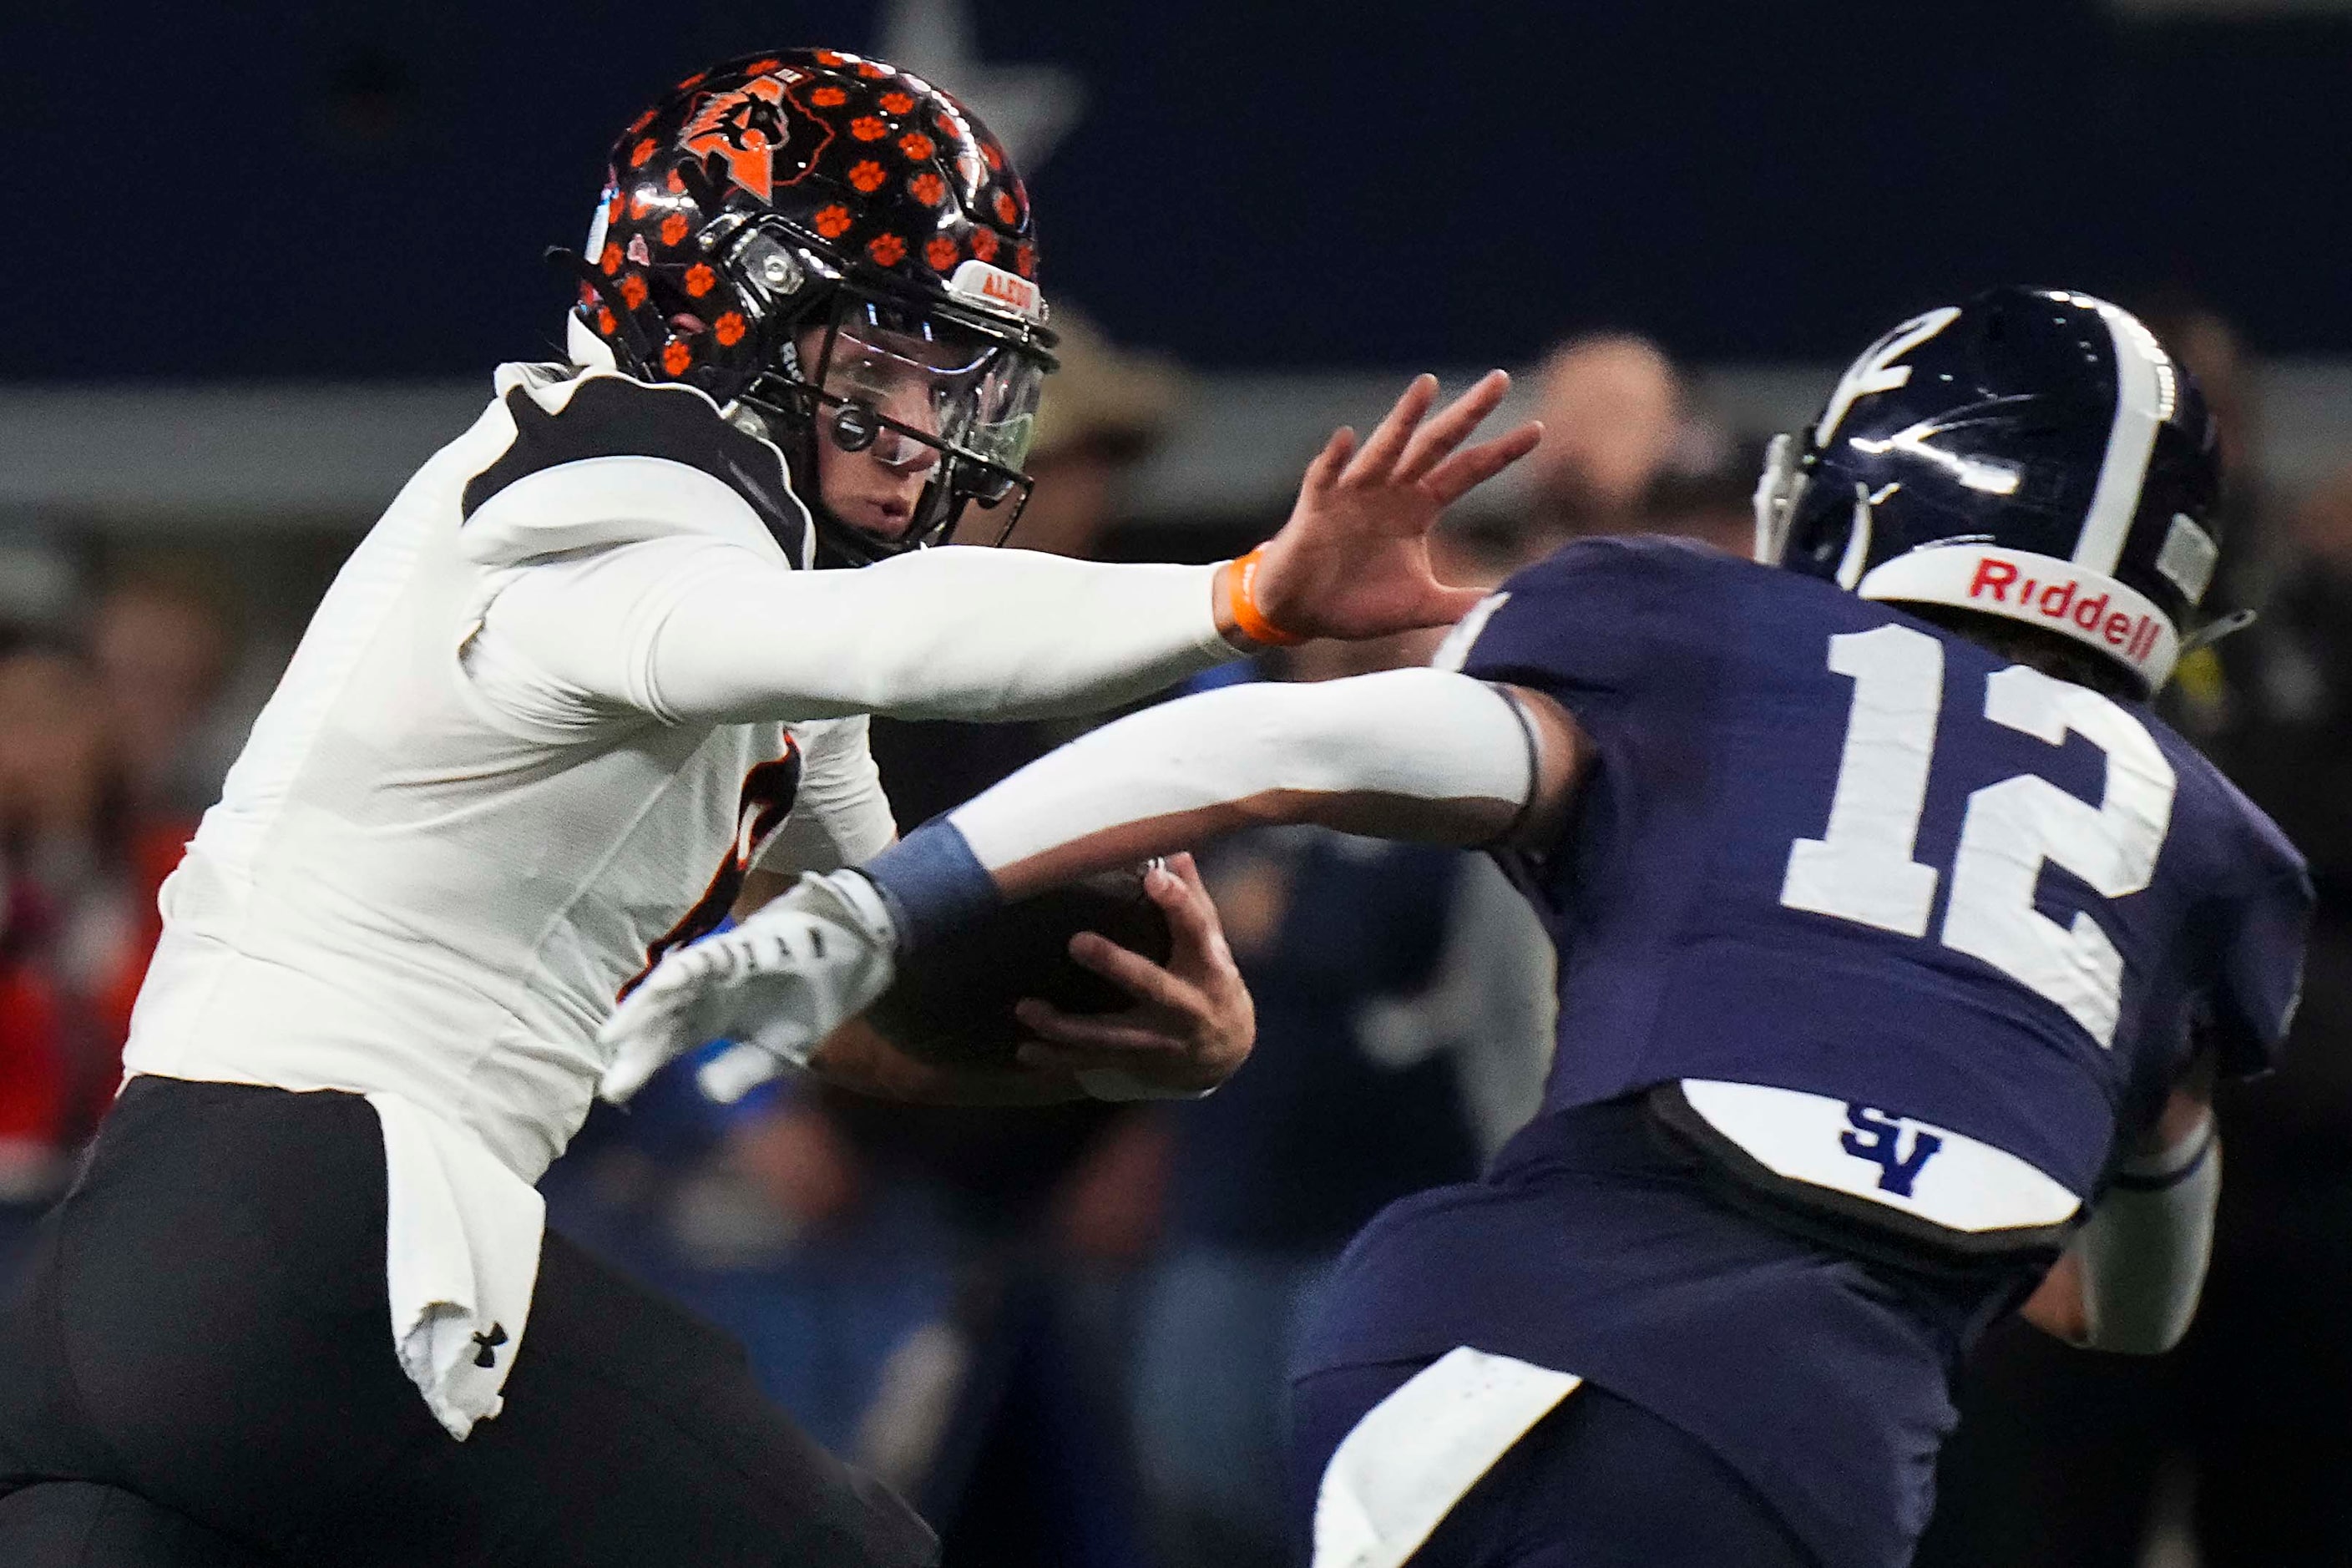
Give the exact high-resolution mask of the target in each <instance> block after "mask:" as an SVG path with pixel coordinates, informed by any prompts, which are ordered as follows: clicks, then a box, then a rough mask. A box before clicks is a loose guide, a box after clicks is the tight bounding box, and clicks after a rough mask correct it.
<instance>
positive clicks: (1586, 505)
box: [1528, 332, 1683, 533]
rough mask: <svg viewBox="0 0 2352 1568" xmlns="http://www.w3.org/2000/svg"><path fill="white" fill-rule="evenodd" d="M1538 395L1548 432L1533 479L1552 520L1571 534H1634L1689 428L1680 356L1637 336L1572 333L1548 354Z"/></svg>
mask: <svg viewBox="0 0 2352 1568" xmlns="http://www.w3.org/2000/svg"><path fill="white" fill-rule="evenodd" d="M1682 412H1683V384H1682V376H1681V374H1679V373H1678V372H1677V371H1676V370H1675V367H1674V363H1673V362H1672V361H1670V360H1668V359H1667V358H1666V355H1665V352H1664V350H1662V349H1660V348H1659V347H1658V346H1657V344H1655V343H1654V342H1650V341H1649V340H1648V339H1647V338H1643V337H1636V336H1634V335H1633V334H1632V333H1627V332H1604V333H1595V334H1593V335H1591V336H1588V337H1580V338H1572V339H1570V340H1569V341H1568V342H1564V343H1562V344H1560V345H1559V347H1558V348H1556V349H1554V350H1553V351H1552V352H1551V353H1550V354H1549V356H1548V357H1547V358H1546V359H1545V360H1544V363H1543V365H1542V368H1541V369H1540V370H1539V371H1538V373H1537V409H1536V416H1537V417H1538V418H1540V419H1541V420H1542V421H1543V422H1544V438H1543V444H1542V445H1541V446H1539V447H1537V448H1536V450H1535V453H1534V455H1533V456H1532V457H1530V458H1528V468H1529V470H1530V471H1529V474H1528V479H1530V480H1531V481H1532V483H1533V484H1534V486H1535V489H1536V494H1537V497H1538V505H1539V507H1540V508H1541V510H1543V511H1544V512H1545V513H1546V514H1548V521H1550V522H1552V523H1553V524H1554V525H1555V526H1557V527H1559V528H1561V529H1562V530H1564V531H1569V532H1572V533H1617V532H1622V531H1625V525H1626V523H1627V522H1628V521H1629V520H1630V519H1631V517H1632V516H1633V513H1634V512H1635V510H1636V509H1637V508H1638V506H1639V504H1640V502H1641V501H1642V500H1643V497H1644V496H1646V495H1647V494H1648V493H1649V489H1650V486H1651V484H1652V482H1653V481H1654V479H1656V478H1657V476H1658V472H1659V470H1660V469H1661V468H1664V466H1665V462H1666V458H1667V454H1668V453H1670V452H1671V451H1672V450H1673V449H1674V445H1675V437H1676V435H1677V434H1678V432H1679V430H1680V427H1681V421H1682Z"/></svg>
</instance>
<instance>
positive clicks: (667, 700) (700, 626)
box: [467, 535, 1238, 724]
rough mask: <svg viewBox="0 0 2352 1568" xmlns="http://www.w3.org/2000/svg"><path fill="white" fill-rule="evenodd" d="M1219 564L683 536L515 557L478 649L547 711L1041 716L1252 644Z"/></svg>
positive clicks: (473, 658)
mask: <svg viewBox="0 0 2352 1568" xmlns="http://www.w3.org/2000/svg"><path fill="white" fill-rule="evenodd" d="M1214 571H1215V569H1214V568H1213V567H1206V566H1130V565H1117V566H1113V565H1100V564H1097V563H1090V562H1082V561H1069V560H1065V559H1064V558H1062V557H1060V556H1056V555H1045V554H1041V553H1038V552H1032V551H1010V550H1008V551H997V550H984V549H971V548H958V547H949V548H945V549H940V550H928V551H923V552H919V553H916V554H911V555H903V556H899V557H898V558H896V559H894V560H889V561H885V562H883V563H880V564H878V565H874V566H868V567H866V568H864V569H862V570H859V571H856V572H814V573H812V572H799V571H795V570H793V568H792V567H790V566H788V565H786V564H784V563H782V562H779V561H775V560H773V559H763V558H762V557H761V555H760V554H758V553H757V552H753V551H751V550H747V549H745V548H743V547H741V546H740V545H737V544H734V543H730V542H725V541H722V540H719V539H716V538H712V537H709V536H707V535H704V536H693V535H682V536H671V537H667V538H662V539H656V540H647V541H644V542H637V543H632V544H626V545H622V546H619V547H617V548H614V549H609V550H604V551H596V552H590V553H587V554H585V555H574V556H565V557H561V558H559V559H557V560H555V561H553V562H551V563H545V564H538V565H530V566H524V567H520V568H515V569H512V570H510V571H509V572H508V573H507V574H505V581H504V582H503V583H502V584H500V585H499V590H498V592H497V596H496V597H495V598H493V599H492V600H491V601H490V603H489V604H488V605H486V606H485V607H484V609H483V613H482V621H481V626H480V628H479V629H478V631H477V632H476V633H475V634H474V636H473V637H472V639H471V641H470V642H469V644H468V647H467V659H468V661H469V668H471V669H473V670H475V671H477V672H478V675H477V679H478V680H479V681H480V682H481V683H482V686H483V689H484V692H485V694H486V695H488V696H491V697H492V699H493V700H494V701H496V702H498V703H499V706H500V707H501V708H502V709H505V710H508V711H509V712H511V713H513V714H515V715H516V716H517V717H520V718H525V719H528V720H529V721H532V722H545V721H554V722H558V723H566V722H587V721H593V718H594V717H595V715H596V714H597V713H598V712H600V711H603V712H609V711H613V710H635V711H638V712H642V713H646V714H649V715H651V716H652V717H653V718H655V719H657V720H659V721H662V722H663V723H667V724H683V723H743V722H749V721H754V720H762V719H767V720H783V721H800V720H809V719H832V718H840V717H845V716H846V715H849V714H852V713H887V714H891V715H893V716H896V717H900V718H908V719H972V720H982V719H1027V718H1038V717H1044V716H1048V715H1053V714H1061V713H1072V712H1085V711H1088V710H1095V709H1100V708H1108V707H1114V706H1117V705H1118V704H1120V703H1122V702H1126V701H1129V700H1133V699H1135V698H1138V697H1141V696H1143V695H1145V694H1147V693H1149V692H1151V691H1155V690H1158V689H1160V688H1161V687H1164V686H1168V685H1170V684H1171V683H1173V682H1175V681H1177V680H1181V679H1183V678H1184V677H1186V676H1188V675H1191V674H1193V673H1195V672H1197V671H1199V670H1202V669H1205V668H1209V667H1210V666H1212V665H1214V664H1219V663H1222V662H1223V661H1225V660H1227V659H1231V658H1236V657H1238V654H1237V652H1236V650H1235V649H1234V647H1232V646H1231V645H1230V644H1228V643H1227V642H1226V641H1225V640H1224V638H1223V637H1222V636H1220V635H1219V634H1218V631H1217V626H1216V618H1215V614H1214V609H1213V604H1212V601H1211V595H1210V581H1211V578H1212V577H1213V574H1214ZM532 672H536V677H535V679H534V677H533V674H532Z"/></svg>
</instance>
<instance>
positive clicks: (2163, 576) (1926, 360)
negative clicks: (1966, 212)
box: [1756, 289, 2221, 693]
mask: <svg viewBox="0 0 2352 1568" xmlns="http://www.w3.org/2000/svg"><path fill="white" fill-rule="evenodd" d="M2220 492H2221V465H2220V460H2219V458H2218V456H2217V452H2216V447H2215V442H2214V432H2213V424H2212V420H2211V418H2210V416H2209V415H2208V414H2207V412H2206V408H2205V400H2204V398H2203V396H2202V395H2200V393H2199V392H2198V390H2197V384H2196V383H2195V382H2194V381H2193V380H2192V379H2190V377H2189V373H2188V372H2187V371H2186V370H2184V369H2183V368H2182V367H2181V366H2180V365H2179V363H2177V362H2176V361H2174V359H2173V358H2172V356H2171V355H2170V354H2168V353H2166V352H2165V351H2164V348H2163V347H2162V345H2161V344H2159V343H2158V342H2157V341H2156V335H2155V334H2154V333H2153V332H2151V331H2148V330H2147V327H2146V326H2145V325H2143V324H2142V323H2141V322H2140V321H2139V319H2138V318H2137V317H2136V316H2134V315H2132V314H2131V313H2130V312H2129V311H2127V310H2122V309H2120V308H2118V307H2116V306H2114V305H2110V304H2108V303H2107V302H2106V301H2105V300H2095V299H2093V298H2091V297H2090V296H2089V295H2087V294H2075V293H2069V292H2066V291H2063V290H2060V289H1994V290H1992V291H1991V292H1990V293H1985V294H1979V295H1978V296H1977V297H1976V298H1975V299H1973V300H1969V301H1968V302H1967V303H1965V304H1961V305H1944V306H1939V307H1937V309H1935V310H1929V311H1927V312H1926V313H1925V314H1922V315H1917V316H1914V317H1912V318H1911V319H1910V320H1909V321H1905V322H1904V323H1902V324H1901V325H1900V326H1898V327H1896V328H1895V329H1894V330H1893V331H1889V332H1888V333H1886V334H1885V336H1884V337H1882V338H1880V339H1879V340H1878V341H1877V342H1874V343H1873V344H1871V346H1870V347H1869V348H1868V349H1866V350H1865V351H1864V353H1863V354H1862V357H1861V358H1859V359H1857V360H1855V361H1854V362H1853V364H1852V365H1850V366H1848V367H1847V369H1846V372H1845V374H1843V376H1841V377H1840V378H1839V379H1838V384H1837V387H1836V390H1835V391H1833V392H1832V393H1831V395H1830V399H1829V402H1828V403H1827V404H1826V405H1823V407H1822V413H1821V416H1820V417H1819V418H1818V419H1817V420H1815V421H1814V423H1813V426H1812V428H1811V430H1810V431H1809V432H1807V433H1806V434H1805V435H1804V436H1803V437H1790V436H1782V437H1778V438H1776V439H1775V440H1774V441H1773V443H1772V448H1771V453H1770V456H1769V458H1767V460H1766V463H1765V470H1764V475H1763V478H1762V479H1760V480H1759V482H1758V485H1757V489H1756V558H1757V559H1758V560H1759V561H1762V562H1765V563H1768V564H1772V565H1779V566H1785V567H1788V568H1789V569H1790V570H1792V571H1797V572H1802V573H1805V574H1808V575H1811V576H1815V577H1825V578H1828V579H1830V580H1831V581H1832V582H1835V583H1836V584H1838V585H1839V586H1840V587H1843V588H1845V589H1848V590H1850V591H1852V592H1853V593H1856V594H1859V595H1862V596H1863V597H1864V598H1868V599H1884V600H1889V601H1894V602H1900V603H1911V604H1926V605H1951V606H1954V607H1957V608H1959V609H1965V610H1976V611H1981V612H1983V613H1985V614H1988V615H1993V616H2006V617H2008V618H2010V619H2011V620H2017V621H2022V622H2024V623H2026V624H2027V625H2029V626H2042V627H2046V628H2048V629H2049V630H2051V631H2054V632H2058V633H2061V634H2063V635H2064V636H2066V637H2072V638H2074V640H2075V641H2077V642H2080V643H2082V644H2084V645H2085V646H2086V647H2091V648H2093V649H2095V650H2096V651H2097V652H2099V653H2101V654H2103V655H2105V656H2106V657H2107V658H2109V659H2111V660H2113V661H2114V662H2115V663H2116V664H2117V665H2119V666H2120V667H2122V668H2124V669H2126V670H2127V671H2129V672H2130V673H2131V675H2132V676H2133V677H2134V678H2136V679H2137V681H2138V683H2139V684H2140V686H2141V687H2142V688H2143V689H2145V690H2146V691H2147V692H2151V693H2152V692H2154V691H2155V690H2156V689H2158V687H2160V686H2162V685H2163V684H2164V683H2165V681H2166V680H2167V679H2169V678H2170V676H2171V674H2172V668H2173V665H2174V663H2175V662H2176V661H2177V660H2178V659H2179V656H2180V649H2181V642H2182V638H2183V637H2184V636H2185V635H2189V634H2190V633H2191V628H2190V626H2189V617H2190V616H2192V615H2193V614H2194V613H2195V611H2196V609H2197V606H2198V605H2199V603H2200V601H2201V600H2202V599H2203V598H2204V596H2205V590H2206V588H2207V586H2208V585H2209V584H2210V582H2211V581H2212V576H2213V567H2214V563H2215V562H2216V561H2217V560H2218V559H2219V556H2220V542H2219V540H2218V539H2217V538H2216V537H2215V524H2214V507H2215V502H2216V500H2218V498H2219V496H2220Z"/></svg>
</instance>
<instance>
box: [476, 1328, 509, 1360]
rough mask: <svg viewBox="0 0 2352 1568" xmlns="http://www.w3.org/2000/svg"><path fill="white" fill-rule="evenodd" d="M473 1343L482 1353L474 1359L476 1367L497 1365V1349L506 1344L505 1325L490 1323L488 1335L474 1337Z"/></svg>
mask: <svg viewBox="0 0 2352 1568" xmlns="http://www.w3.org/2000/svg"><path fill="white" fill-rule="evenodd" d="M474 1342H475V1343H476V1344H478V1345H479V1346H481V1347H482V1353H481V1354H479V1355H478V1356H476V1357H475V1358H474V1364H475V1365H476V1366H496V1365H498V1364H499V1346H500V1345H502V1344H504V1343H506V1342H507V1331H506V1325H505V1324H503V1323H492V1324H491V1325H490V1331H489V1332H488V1333H487V1334H476V1335H475V1336H474Z"/></svg>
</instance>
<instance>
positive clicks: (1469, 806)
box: [864, 669, 1587, 946]
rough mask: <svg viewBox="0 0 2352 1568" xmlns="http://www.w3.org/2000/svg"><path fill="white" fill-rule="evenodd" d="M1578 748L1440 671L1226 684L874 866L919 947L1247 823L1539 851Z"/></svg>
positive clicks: (1101, 737)
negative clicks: (979, 916)
mask: <svg viewBox="0 0 2352 1568" xmlns="http://www.w3.org/2000/svg"><path fill="white" fill-rule="evenodd" d="M1586 749H1587V748H1586V746H1585V744H1584V742H1583V739H1582V736H1581V734H1580V731H1579V730H1578V728H1577V725H1576V721H1574V720H1573V719H1571V718H1570V716H1569V714H1568V713H1567V711H1566V710H1564V709H1562V708H1561V707H1560V706H1559V704H1558V703H1556V702H1554V701H1553V700H1550V699H1549V698H1548V697H1545V696H1543V695H1542V694H1540V693H1538V692H1534V691H1529V690H1527V689H1521V688H1503V687H1496V686H1493V685H1489V684H1488V683H1486V682H1485V681H1481V680H1475V679H1471V678H1469V677H1467V676H1463V675H1456V674H1453V673H1450V672H1446V671H1441V670H1434V669H1402V670H1390V671H1387V672H1384V673H1381V674H1378V675H1365V676H1358V677H1356V678H1354V679H1348V680H1331V681H1322V682H1318V683H1316V684H1312V685H1292V686H1280V685H1262V686H1246V687H1237V688H1232V689H1226V690H1223V691H1214V692H1209V693H1205V694H1203V695H1202V696H1199V697H1193V698H1187V699H1185V700H1181V701H1177V702H1171V703H1167V704H1164V705H1163V706H1161V707H1159V708H1155V709H1151V710H1148V711H1145V712H1142V713H1138V714H1135V715H1133V716H1131V717H1129V718H1127V719H1123V720H1121V721H1118V722H1117V723H1115V724H1109V725H1106V726H1105V727H1103V728H1102V729H1100V730H1097V731H1094V732H1093V733H1092V734H1090V735H1087V736H1086V737H1084V738H1083V739H1081V740H1079V741H1077V742H1074V743H1072V744H1071V745H1068V746H1065V747H1063V748H1062V749H1061V750H1060V751H1058V752H1054V753H1052V754H1051V755H1049V756H1046V757H1045V758H1043V759H1041V760H1040V761H1038V762H1035V763H1031V764H1030V765H1029V766H1028V767H1026V768H1024V769H1023V770H1022V771H1021V772H1019V773H1015V774H1013V776H1012V777H1011V778H1009V779H1007V780H1006V781H1005V782H1004V783H1003V784H999V785H997V786H996V787H995V788H994V789H992V790H989V791H988V792H986V793H985V794H983V795H980V796H978V797H977V798H975V799H973V800H971V801H969V802H967V803H966V804H964V805H961V806H959V807H957V808H956V809H955V810H954V811H951V812H950V813H949V814H948V815H947V816H945V817H943V818H941V819H940V820H939V821H937V822H934V823H932V824H929V826H925V827H923V828H921V829H919V830H918V831H917V832H916V833H914V834H913V835H911V836H910V837H908V838H907V839H905V840H903V841H902V842H900V843H899V844H898V845H896V846H894V847H892V848H890V849H889V850H887V851H885V852H884V853H883V854H882V855H880V856H878V857H877V858H875V860H874V861H873V862H871V863H870V864H869V865H868V866H866V868H864V869H865V871H866V874H867V875H868V876H869V877H870V878H871V879H872V880H873V881H874V882H875V883H876V885H877V886H878V887H880V888H881V889H883V892H884V896H885V897H886V899H887V900H889V902H890V906H891V912H892V914H893V916H894V917H896V918H897V919H898V921H899V922H900V930H899V932H898V936H899V940H900V942H902V943H903V944H905V945H908V946H919V945H921V944H922V943H923V942H926V941H928V940H933V939H934V938H935V937H936V936H937V935H939V934H940V933H941V932H943V931H946V930H948V929H950V928H951V927H952V926H954V925H955V924H957V923H960V922H961V921H963V920H965V919H968V918H970V917H971V916H972V915H973V914H975V913H977V912H979V911H980V910H985V909H986V908H988V907H990V906H991V905H992V904H994V903H995V902H997V901H1000V900H1012V899H1018V898H1022V897H1024V896H1025V895H1027V894H1030V893H1033V892H1036V891H1038V890H1039V889H1044V888H1046V887H1050V886H1053V885H1055V884H1056V883H1060V882H1065V881H1069V880H1072V879H1076V878H1078V877H1082V876H1085V875H1087V874H1088V873H1090V872H1093V871H1097V870H1103V869H1107V868H1110V867H1113V866H1118V865H1122V864H1129V863H1132V862H1133V861H1135V860H1137V859H1139V858H1143V857H1146V856H1150V855H1157V854H1163V853H1166V852H1168V851H1171V850H1173V849H1175V848H1177V847H1180V846H1183V845H1188V844H1200V843H1203V842H1206V841H1208V840H1210V839H1213V838H1216V837H1222V836H1223V835H1225V834H1228V833H1232V832H1234V831H1235V830H1237V829H1240V828H1243V827H1249V826H1264V825H1267V824H1275V823H1315V824H1318V825H1320V826H1327V827H1334V828H1338V829H1340V830H1341V831H1343V832H1349V833H1363V834H1371V835H1377V836H1381V837H1391V838H1411V839H1419V840H1423V841H1426V842H1432V843H1441V844H1461V845H1478V844H1496V843H1501V842H1506V841H1507V842H1511V843H1515V844H1518V845H1526V846H1536V845H1542V844H1546V843H1549V841H1550V840H1551V838H1553V837H1556V836H1557V834H1558V831H1559V823H1560V821H1561V819H1562V818H1563V816H1565V814H1566V810H1567V806H1568V803H1569V799H1570V794H1571V792H1572V790H1573V788H1574V784H1575V779H1576V775H1577V773H1578V770H1579V766H1580V762H1581V760H1582V758H1583V756H1584V754H1585V752H1586Z"/></svg>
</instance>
